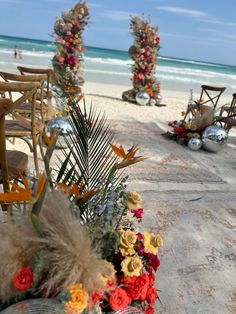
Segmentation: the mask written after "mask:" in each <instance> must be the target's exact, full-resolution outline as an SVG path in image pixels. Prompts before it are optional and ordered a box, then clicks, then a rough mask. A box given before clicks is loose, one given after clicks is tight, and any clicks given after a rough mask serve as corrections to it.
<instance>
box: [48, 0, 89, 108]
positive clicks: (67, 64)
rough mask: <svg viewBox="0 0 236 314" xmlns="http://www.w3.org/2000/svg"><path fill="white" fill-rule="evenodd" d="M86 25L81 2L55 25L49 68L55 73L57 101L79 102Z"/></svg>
mask: <svg viewBox="0 0 236 314" xmlns="http://www.w3.org/2000/svg"><path fill="white" fill-rule="evenodd" d="M88 21H89V11H88V7H87V5H86V3H85V2H83V1H80V2H79V3H78V4H77V5H76V6H75V7H74V8H72V9H70V10H69V11H68V12H63V13H62V14H61V18H57V19H56V21H55V24H54V34H55V36H56V37H55V40H54V42H55V44H56V46H57V48H56V53H55V55H54V57H53V60H52V64H53V69H54V73H55V77H54V79H55V82H54V85H55V87H56V88H54V90H55V91H56V93H57V95H58V96H59V97H58V98H59V99H61V100H63V99H64V98H65V99H66V100H67V102H68V100H69V99H70V98H72V99H74V98H77V99H81V97H82V92H81V87H80V86H81V85H82V84H83V82H84V81H83V78H82V77H81V76H80V75H81V62H82V61H83V51H84V50H85V48H84V44H83V38H82V33H83V31H84V29H85V27H86V26H87V24H88Z"/></svg>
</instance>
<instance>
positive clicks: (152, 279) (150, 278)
mask: <svg viewBox="0 0 236 314" xmlns="http://www.w3.org/2000/svg"><path fill="white" fill-rule="evenodd" d="M148 278H149V286H153V285H154V283H155V275H154V274H153V273H150V274H149V275H148Z"/></svg>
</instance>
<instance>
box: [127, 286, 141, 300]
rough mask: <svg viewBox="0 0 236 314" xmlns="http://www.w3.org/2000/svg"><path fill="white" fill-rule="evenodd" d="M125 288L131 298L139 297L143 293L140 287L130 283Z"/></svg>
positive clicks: (136, 298)
mask: <svg viewBox="0 0 236 314" xmlns="http://www.w3.org/2000/svg"><path fill="white" fill-rule="evenodd" d="M124 289H125V291H126V292H127V295H128V296H129V297H130V298H131V300H138V299H139V297H140V293H141V289H140V287H138V286H131V285H128V286H126V287H125V288H124Z"/></svg>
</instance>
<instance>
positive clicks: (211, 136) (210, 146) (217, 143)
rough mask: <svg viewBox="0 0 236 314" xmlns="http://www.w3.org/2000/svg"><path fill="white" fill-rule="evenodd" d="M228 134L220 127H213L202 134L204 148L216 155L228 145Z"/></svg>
mask: <svg viewBox="0 0 236 314" xmlns="http://www.w3.org/2000/svg"><path fill="white" fill-rule="evenodd" d="M227 139H228V133H227V132H226V131H225V129H223V128H221V127H220V126H218V125H211V126H209V127H208V128H206V129H205V130H204V132H203V133H202V146H203V148H204V149H205V150H207V151H209V152H213V153H216V152H218V151H219V150H221V149H222V148H223V147H224V146H225V144H226V143H227Z"/></svg>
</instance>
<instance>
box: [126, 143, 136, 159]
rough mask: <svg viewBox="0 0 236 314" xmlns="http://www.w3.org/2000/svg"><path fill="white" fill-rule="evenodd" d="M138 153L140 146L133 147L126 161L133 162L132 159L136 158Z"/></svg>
mask: <svg viewBox="0 0 236 314" xmlns="http://www.w3.org/2000/svg"><path fill="white" fill-rule="evenodd" d="M137 151H138V145H134V146H132V147H131V149H130V151H129V152H128V154H127V156H126V159H127V160H131V159H132V158H134V156H135V154H136V152H137Z"/></svg>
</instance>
